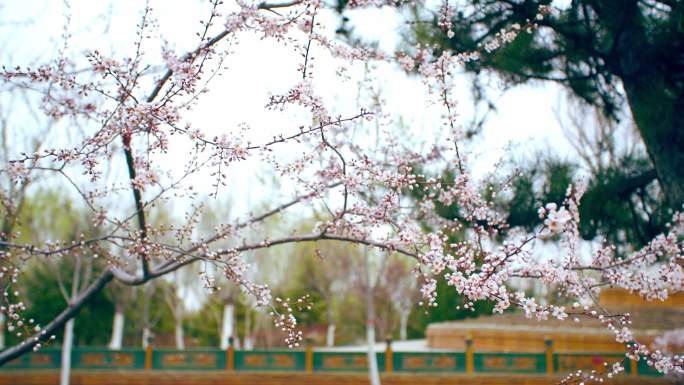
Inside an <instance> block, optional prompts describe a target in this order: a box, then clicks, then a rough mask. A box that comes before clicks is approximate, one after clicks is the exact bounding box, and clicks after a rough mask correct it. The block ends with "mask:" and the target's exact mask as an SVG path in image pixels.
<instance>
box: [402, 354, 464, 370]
mask: <svg viewBox="0 0 684 385" xmlns="http://www.w3.org/2000/svg"><path fill="white" fill-rule="evenodd" d="M392 358H393V360H392V362H393V365H392V366H393V367H394V370H395V371H397V372H465V354H464V353H451V352H449V353H407V352H394V353H393V357H392Z"/></svg>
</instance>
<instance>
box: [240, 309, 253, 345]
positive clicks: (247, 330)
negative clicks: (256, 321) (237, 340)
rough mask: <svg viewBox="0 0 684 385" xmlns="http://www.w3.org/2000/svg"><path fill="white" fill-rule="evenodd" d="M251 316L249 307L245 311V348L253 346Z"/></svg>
mask: <svg viewBox="0 0 684 385" xmlns="http://www.w3.org/2000/svg"><path fill="white" fill-rule="evenodd" d="M251 329H252V317H250V314H249V309H246V311H245V343H244V346H243V347H244V349H245V350H252V349H253V348H254V343H253V342H252V330H251Z"/></svg>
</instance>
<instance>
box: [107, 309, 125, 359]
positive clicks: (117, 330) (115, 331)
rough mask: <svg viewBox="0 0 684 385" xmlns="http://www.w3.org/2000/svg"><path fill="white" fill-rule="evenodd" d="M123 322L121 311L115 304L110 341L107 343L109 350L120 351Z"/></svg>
mask: <svg viewBox="0 0 684 385" xmlns="http://www.w3.org/2000/svg"><path fill="white" fill-rule="evenodd" d="M124 321H125V317H124V313H123V309H122V308H121V306H119V305H118V304H117V305H116V311H115V312H114V323H113V325H112V339H111V340H110V341H109V349H111V350H121V346H122V344H123V332H124Z"/></svg>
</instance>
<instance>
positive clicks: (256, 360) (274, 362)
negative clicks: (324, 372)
mask: <svg viewBox="0 0 684 385" xmlns="http://www.w3.org/2000/svg"><path fill="white" fill-rule="evenodd" d="M305 360H306V353H304V352H302V351H248V352H247V351H237V352H235V370H299V371H302V370H304V365H305Z"/></svg>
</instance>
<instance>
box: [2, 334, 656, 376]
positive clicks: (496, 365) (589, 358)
mask: <svg viewBox="0 0 684 385" xmlns="http://www.w3.org/2000/svg"><path fill="white" fill-rule="evenodd" d="M466 346H467V348H466V351H465V352H452V351H430V352H427V351H420V352H404V351H402V352H395V351H392V348H391V344H389V343H388V345H387V349H386V350H385V351H384V352H379V353H377V361H378V367H379V368H380V370H382V371H384V372H386V373H391V372H397V373H445V374H446V373H462V374H473V373H511V374H514V373H517V374H555V373H567V372H570V371H573V370H577V369H585V370H588V369H599V370H600V369H602V368H604V366H605V364H608V365H612V364H613V363H615V362H622V363H623V365H624V367H625V372H626V373H627V374H628V375H633V376H636V375H649V376H654V375H658V373H657V372H656V371H655V370H654V369H653V368H652V367H650V366H648V365H647V363H646V362H645V361H644V360H640V361H639V362H634V361H630V360H627V359H625V357H624V355H622V354H616V353H563V352H554V351H553V344H552V343H551V342H550V341H549V342H548V343H547V349H546V351H545V352H539V353H503V352H502V353H497V352H475V351H473V349H472V343H467V344H466ZM71 362H72V367H73V368H74V369H84V370H209V371H218V370H227V371H280V372H285V371H295V372H345V371H347V372H361V371H365V370H367V368H368V357H367V355H366V353H365V352H334V351H325V350H314V349H313V348H311V347H308V348H306V349H303V350H250V351H245V350H234V349H233V348H232V347H230V348H228V350H218V349H212V348H206V349H187V350H174V349H153V348H148V349H146V350H143V349H121V350H109V349H107V348H93V347H88V348H74V349H73V351H72V358H71ZM59 366H60V350H59V349H58V348H43V349H41V350H40V351H38V352H33V353H30V354H26V355H23V356H21V357H19V358H17V359H15V360H14V361H11V362H9V363H7V364H6V365H5V366H3V367H1V368H0V371H6V370H27V369H31V370H32V369H58V368H59Z"/></svg>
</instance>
